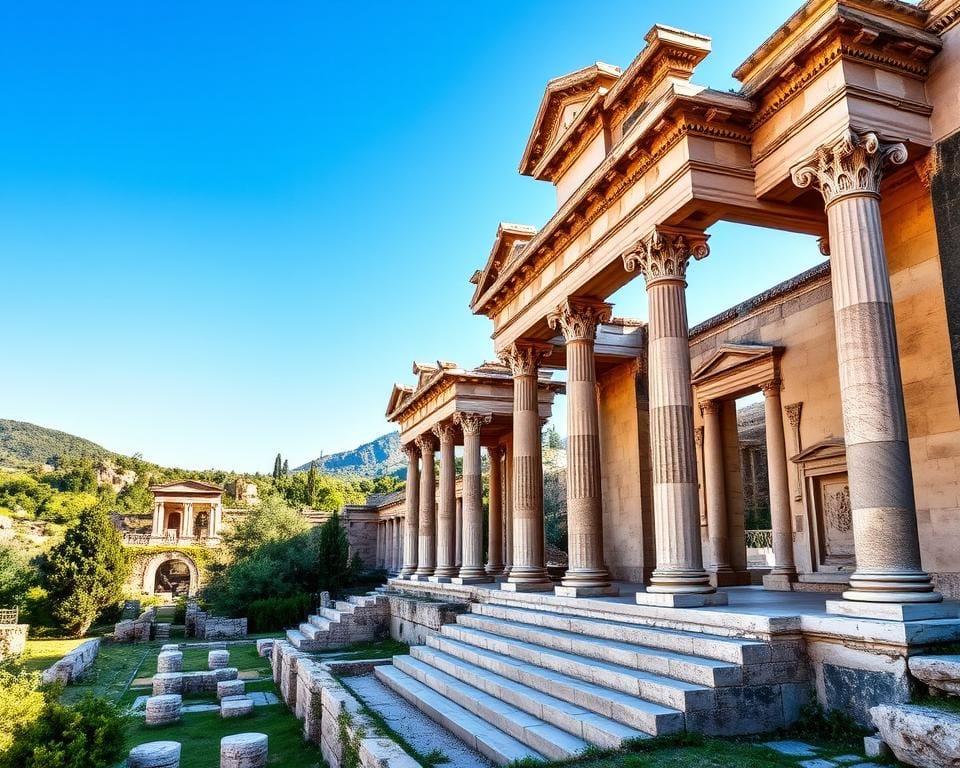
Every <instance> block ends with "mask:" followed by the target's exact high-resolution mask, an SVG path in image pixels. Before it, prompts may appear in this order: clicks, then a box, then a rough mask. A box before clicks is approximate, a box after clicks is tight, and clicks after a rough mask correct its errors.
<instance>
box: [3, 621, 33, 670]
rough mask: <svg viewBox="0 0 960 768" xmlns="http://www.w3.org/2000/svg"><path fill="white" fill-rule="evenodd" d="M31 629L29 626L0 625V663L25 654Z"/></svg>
mask: <svg viewBox="0 0 960 768" xmlns="http://www.w3.org/2000/svg"><path fill="white" fill-rule="evenodd" d="M29 629H30V626H29V625H27V624H0V661H3V660H4V659H7V658H10V657H12V656H19V655H20V654H21V653H23V650H24V648H26V647H27V632H28V631H29Z"/></svg>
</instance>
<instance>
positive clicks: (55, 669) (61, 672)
mask: <svg viewBox="0 0 960 768" xmlns="http://www.w3.org/2000/svg"><path fill="white" fill-rule="evenodd" d="M99 652H100V638H94V639H92V640H87V641H86V642H83V643H81V644H80V645H78V646H77V647H76V648H74V649H73V650H72V651H70V653H68V654H66V655H65V656H64V657H63V658H62V659H60V661H58V662H56V663H55V664H54V665H53V666H51V667H48V668H47V669H45V670H44V671H43V674H42V675H41V676H40V679H41V681H42V682H43V683H44V684H46V685H49V684H50V683H63V684H64V685H69V684H70V683H72V682H74V681H76V680H77V678H79V677H80V675H82V674H83V673H84V672H86V671H87V669H89V667H90V665H92V664H93V662H94V660H95V659H96V658H97V654H98V653H99Z"/></svg>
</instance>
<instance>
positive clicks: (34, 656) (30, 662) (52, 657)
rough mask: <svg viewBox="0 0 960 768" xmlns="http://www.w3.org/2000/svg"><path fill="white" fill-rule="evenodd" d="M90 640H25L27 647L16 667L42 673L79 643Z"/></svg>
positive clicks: (83, 638)
mask: <svg viewBox="0 0 960 768" xmlns="http://www.w3.org/2000/svg"><path fill="white" fill-rule="evenodd" d="M89 639H90V638H87V637H81V638H79V639H76V638H69V639H66V640H46V639H37V640H27V647H26V649H25V650H24V652H23V654H21V656H20V657H19V658H18V659H17V660H16V665H17V666H18V667H21V668H23V669H24V670H26V671H27V672H42V671H43V670H45V669H46V668H47V667H49V666H50V665H51V664H54V663H55V662H58V661H60V659H61V658H63V656H65V655H66V654H68V653H70V651H72V650H73V649H74V648H76V647H77V646H78V645H80V643H83V642H85V641H87V640H89Z"/></svg>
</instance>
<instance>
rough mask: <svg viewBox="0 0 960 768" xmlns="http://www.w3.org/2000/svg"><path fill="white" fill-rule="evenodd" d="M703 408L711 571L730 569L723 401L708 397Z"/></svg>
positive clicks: (704, 479) (704, 474) (705, 483)
mask: <svg viewBox="0 0 960 768" xmlns="http://www.w3.org/2000/svg"><path fill="white" fill-rule="evenodd" d="M701 406H702V408H703V481H704V486H705V490H706V494H705V495H706V499H707V530H708V534H709V537H710V553H711V555H712V557H713V563H712V567H711V570H713V571H717V572H718V573H719V572H721V571H730V570H731V568H730V542H729V540H728V537H727V487H726V480H725V477H724V473H725V469H724V463H723V430H722V428H721V426H720V403H718V402H716V401H715V400H708V401H705V402H704V403H702V404H701Z"/></svg>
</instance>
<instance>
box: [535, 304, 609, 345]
mask: <svg viewBox="0 0 960 768" xmlns="http://www.w3.org/2000/svg"><path fill="white" fill-rule="evenodd" d="M612 311H613V307H612V306H611V305H610V304H607V303H606V302H604V301H597V300H596V299H582V298H577V297H574V296H571V297H570V298H568V299H567V300H566V301H564V302H563V303H562V304H561V305H560V306H559V307H557V309H556V310H555V311H554V312H551V313H550V314H549V315H547V324H548V325H549V326H550V327H551V328H552V329H553V330H555V331H556V330H559V331H560V332H561V333H562V334H563V338H564V339H565V340H566V341H581V340H584V339H586V340H589V341H593V340H594V339H596V338H597V325H599V324H600V323H605V322H607V320H609V319H610V315H611V314H612Z"/></svg>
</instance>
